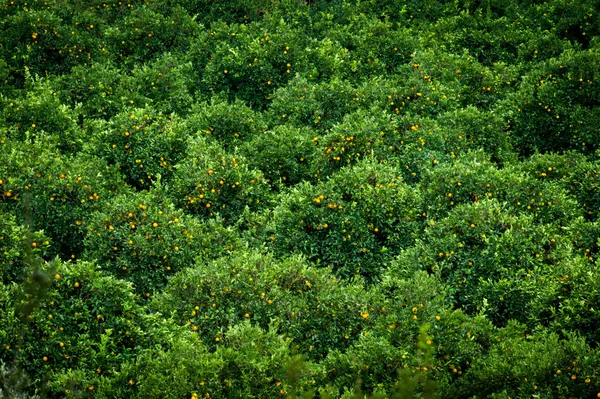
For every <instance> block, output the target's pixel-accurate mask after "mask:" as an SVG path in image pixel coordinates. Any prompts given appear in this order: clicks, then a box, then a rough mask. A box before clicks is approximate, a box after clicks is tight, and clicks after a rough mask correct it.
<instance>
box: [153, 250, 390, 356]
mask: <svg viewBox="0 0 600 399" xmlns="http://www.w3.org/2000/svg"><path fill="white" fill-rule="evenodd" d="M152 306H153V308H155V309H157V310H159V311H160V312H161V313H162V314H172V315H173V317H174V318H175V320H176V321H177V322H178V323H179V324H181V325H187V326H188V328H189V329H190V330H192V331H197V333H198V334H199V336H200V337H201V338H202V340H203V341H204V342H205V344H206V345H207V346H208V347H209V348H220V347H221V346H222V345H223V334H224V333H225V332H226V331H227V328H228V326H233V325H236V324H238V323H240V322H241V321H243V320H250V321H251V322H252V323H253V324H254V325H257V326H260V327H261V328H263V329H267V328H268V327H269V326H270V325H271V324H273V325H272V327H273V328H274V331H276V332H277V333H278V334H281V335H283V336H284V337H285V339H286V341H290V342H291V346H292V348H294V349H293V350H294V351H298V352H299V353H301V354H303V355H305V356H307V357H308V358H311V359H322V358H323V357H325V356H326V355H327V353H328V352H329V351H332V350H334V349H339V350H341V351H344V350H345V348H347V347H348V346H349V345H350V344H351V343H352V342H353V341H354V340H355V339H356V338H357V337H358V336H359V335H360V333H361V331H363V330H366V329H368V328H369V326H371V325H372V324H373V323H374V320H376V318H377V315H378V314H380V313H381V312H383V310H382V309H381V306H382V298H381V296H380V294H378V293H377V292H375V291H366V290H365V289H364V288H363V286H362V284H360V282H346V283H343V282H341V281H340V280H338V279H336V278H335V277H333V276H331V275H330V271H329V270H327V269H316V268H314V267H312V266H308V265H307V263H306V261H305V260H304V259H302V258H300V257H292V258H286V259H283V260H275V259H273V257H272V256H271V255H265V254H261V253H258V252H242V251H240V252H238V253H235V254H233V256H231V257H223V258H220V259H218V260H216V261H213V262H209V263H207V264H198V265H197V266H195V267H194V268H190V269H187V270H185V271H182V272H180V273H178V274H177V275H176V276H174V277H173V278H171V280H170V281H169V284H168V286H167V287H166V289H165V290H164V293H163V295H161V296H157V297H156V298H155V300H154V302H153V304H152ZM384 310H385V309H384Z"/></svg>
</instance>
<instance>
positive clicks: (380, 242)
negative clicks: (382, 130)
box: [265, 160, 422, 282]
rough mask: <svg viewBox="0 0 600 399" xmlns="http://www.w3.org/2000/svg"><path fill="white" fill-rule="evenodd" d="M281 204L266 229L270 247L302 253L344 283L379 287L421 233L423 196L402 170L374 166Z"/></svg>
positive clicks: (300, 188)
mask: <svg viewBox="0 0 600 399" xmlns="http://www.w3.org/2000/svg"><path fill="white" fill-rule="evenodd" d="M280 198H281V199H280V202H279V205H277V207H276V208H275V209H274V211H273V219H272V221H271V222H270V223H269V225H268V228H267V230H268V231H269V232H270V235H271V237H270V240H271V243H270V245H269V247H270V248H271V249H272V250H273V251H274V253H276V254H278V255H284V254H287V253H290V252H298V253H302V254H304V255H305V256H307V257H308V259H309V260H311V261H315V262H317V261H318V262H321V263H322V264H323V265H325V266H330V267H332V269H333V271H334V272H335V273H336V274H338V275H340V276H343V277H351V276H356V275H361V276H363V277H365V278H366V279H367V280H368V281H369V282H374V281H377V279H378V277H379V275H380V274H381V273H382V271H383V270H384V269H385V267H386V266H387V265H388V264H389V261H390V260H391V258H392V257H393V256H395V255H396V254H398V253H399V251H400V250H401V249H402V248H406V247H409V246H410V245H411V244H412V243H413V236H414V234H416V233H417V232H418V231H419V229H420V222H419V220H420V217H421V214H420V212H419V209H420V208H421V206H422V205H421V198H420V194H419V192H418V191H417V190H415V189H413V188H410V187H409V186H407V185H406V184H405V183H403V181H402V179H401V177H400V173H399V171H398V170H397V169H395V168H393V167H391V166H388V165H385V164H377V163H375V162H373V161H370V160H365V161H362V162H361V163H359V165H357V166H356V167H355V168H345V169H342V170H341V171H340V172H338V173H336V174H335V176H333V177H332V178H331V179H330V180H328V181H326V182H322V183H319V184H317V185H315V186H313V185H310V184H308V183H301V184H299V185H297V186H296V187H294V188H293V189H291V190H290V191H288V192H285V193H282V194H281V197H280ZM265 238H267V240H268V238H269V237H265Z"/></svg>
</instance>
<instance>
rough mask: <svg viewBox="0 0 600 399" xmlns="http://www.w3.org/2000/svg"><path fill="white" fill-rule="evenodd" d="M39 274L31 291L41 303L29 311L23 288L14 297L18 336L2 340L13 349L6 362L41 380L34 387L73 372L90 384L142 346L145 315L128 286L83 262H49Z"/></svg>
mask: <svg viewBox="0 0 600 399" xmlns="http://www.w3.org/2000/svg"><path fill="white" fill-rule="evenodd" d="M40 273H41V276H42V281H41V282H42V284H39V283H40V282H38V284H37V285H36V286H35V288H34V287H33V286H32V287H31V288H32V289H33V291H37V292H35V296H37V297H38V298H39V300H40V302H39V304H38V306H37V307H36V306H34V307H31V301H32V299H31V298H32V294H33V292H28V291H23V286H21V287H19V288H18V289H16V290H14V293H13V294H12V295H14V296H13V298H12V300H13V301H14V303H15V307H16V315H18V317H22V319H21V321H20V323H23V324H21V328H22V331H19V333H20V334H21V335H20V338H13V339H17V341H12V340H11V341H8V342H6V345H9V346H10V347H13V348H15V349H16V350H12V351H10V352H9V353H10V354H11V355H12V358H11V359H10V360H12V361H14V362H15V364H16V365H17V366H18V367H21V368H23V369H24V370H25V371H26V372H27V373H28V374H29V376H30V377H31V378H32V379H33V380H39V381H40V382H38V384H37V386H38V388H41V389H44V390H45V389H47V387H44V385H45V382H46V381H50V380H51V378H49V377H50V376H51V375H52V374H56V373H57V374H60V373H63V372H65V371H66V370H67V369H71V368H75V369H79V370H81V372H84V373H85V375H86V376H87V378H88V379H89V380H90V381H94V380H95V379H97V378H98V377H99V376H100V375H106V374H110V373H111V372H113V371H114V370H116V369H118V368H119V364H120V363H122V362H123V361H125V360H127V359H129V358H132V357H133V356H134V354H135V352H136V350H137V349H136V348H139V347H144V342H145V341H146V340H147V338H145V336H144V332H143V327H142V325H143V324H144V323H143V322H142V320H143V318H144V316H143V314H142V312H141V310H140V309H139V308H138V307H137V305H136V304H135V301H134V295H133V293H132V292H131V289H130V287H129V286H128V284H127V283H125V282H123V281H119V280H116V279H114V278H112V277H106V276H103V275H102V274H101V273H99V272H98V271H97V269H96V266H95V265H93V264H91V263H85V262H79V263H76V264H75V263H62V262H60V261H57V262H51V263H49V264H46V265H44V267H43V269H42V270H41V271H40ZM27 309H28V310H27ZM7 310H9V311H10V310H11V309H7ZM13 311H14V310H13ZM19 312H21V313H19ZM90 386H91V385H90ZM61 388H62V389H61V390H62V391H63V392H64V390H65V389H67V390H68V389H69V385H66V386H63V387H61ZM87 388H88V387H87V386H86V387H84V389H87ZM91 389H93V386H92V388H91Z"/></svg>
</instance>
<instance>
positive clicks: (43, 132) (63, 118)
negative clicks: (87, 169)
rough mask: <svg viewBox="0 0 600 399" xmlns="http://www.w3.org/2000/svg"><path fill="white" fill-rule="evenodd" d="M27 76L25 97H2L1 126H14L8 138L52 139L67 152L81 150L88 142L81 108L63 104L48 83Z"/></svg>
mask: <svg viewBox="0 0 600 399" xmlns="http://www.w3.org/2000/svg"><path fill="white" fill-rule="evenodd" d="M26 77H27V82H26V83H27V90H26V92H25V93H24V94H25V96H19V97H17V98H12V99H6V98H2V100H1V103H0V104H1V106H2V108H3V110H2V113H1V114H0V123H2V125H4V126H14V128H13V129H10V130H8V134H7V136H8V138H10V139H13V140H16V141H25V140H28V139H32V140H36V141H37V140H44V138H43V137H44V136H49V137H50V138H51V140H52V141H53V143H54V144H55V145H56V146H57V147H58V149H59V150H60V151H61V152H63V153H75V152H78V151H79V150H81V148H82V146H83V143H84V141H85V139H86V137H85V132H84V131H83V130H82V129H81V127H80V126H79V125H78V111H77V108H75V109H71V108H69V107H68V106H66V105H63V104H61V102H60V100H59V99H58V97H57V96H56V93H55V92H54V91H53V89H52V86H51V85H50V84H49V81H48V80H43V79H39V78H36V79H34V78H33V77H31V75H30V74H29V73H27V74H26Z"/></svg>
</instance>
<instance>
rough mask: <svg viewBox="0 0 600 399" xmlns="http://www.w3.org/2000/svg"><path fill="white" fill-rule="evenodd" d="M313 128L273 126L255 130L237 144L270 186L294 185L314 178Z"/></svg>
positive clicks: (315, 149) (314, 145)
mask: <svg viewBox="0 0 600 399" xmlns="http://www.w3.org/2000/svg"><path fill="white" fill-rule="evenodd" d="M313 138H314V137H313V131H312V130H310V129H308V128H305V127H293V126H290V125H282V126H277V127H275V128H273V129H271V130H267V131H266V132H263V133H260V134H257V135H256V136H255V137H253V138H252V140H251V141H249V142H247V143H245V144H244V145H243V146H241V148H240V152H241V153H242V154H243V155H244V157H245V158H246V159H247V160H248V164H249V166H250V167H252V168H256V169H260V170H261V171H262V172H263V173H264V175H265V178H266V181H267V182H268V183H270V185H271V187H277V186H278V185H282V186H294V185H296V184H299V183H301V182H303V181H311V180H316V179H315V178H316V177H317V176H315V175H314V164H315V163H316V161H317V159H318V155H317V154H318V149H317V147H316V144H317V143H316V142H315V141H314V140H313Z"/></svg>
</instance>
